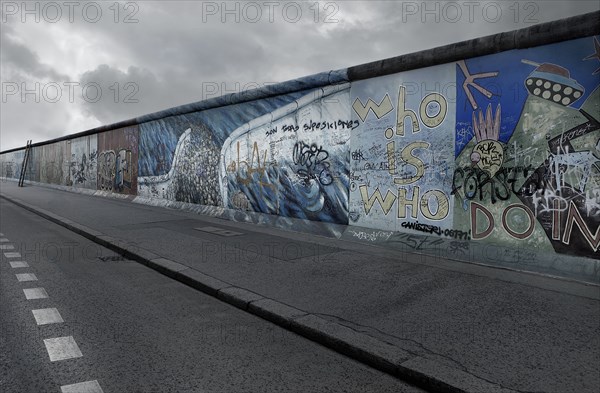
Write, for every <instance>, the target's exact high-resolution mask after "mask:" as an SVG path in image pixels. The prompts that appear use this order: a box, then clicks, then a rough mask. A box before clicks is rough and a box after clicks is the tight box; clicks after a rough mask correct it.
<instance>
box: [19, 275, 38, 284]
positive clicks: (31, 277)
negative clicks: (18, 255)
mask: <svg viewBox="0 0 600 393" xmlns="http://www.w3.org/2000/svg"><path fill="white" fill-rule="evenodd" d="M16 276H17V280H19V281H21V282H23V281H37V277H36V276H35V274H33V273H21V274H16Z"/></svg>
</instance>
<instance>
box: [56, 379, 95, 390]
mask: <svg viewBox="0 0 600 393" xmlns="http://www.w3.org/2000/svg"><path fill="white" fill-rule="evenodd" d="M60 391H61V392H62V393H104V392H103V391H102V388H101V387H100V384H99V383H98V381H96V380H93V381H86V382H80V383H75V384H73V385H64V386H61V387H60Z"/></svg>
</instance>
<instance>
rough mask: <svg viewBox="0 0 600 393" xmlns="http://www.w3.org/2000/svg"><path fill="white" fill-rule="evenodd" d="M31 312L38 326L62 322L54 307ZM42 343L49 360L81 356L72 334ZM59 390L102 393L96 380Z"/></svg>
mask: <svg viewBox="0 0 600 393" xmlns="http://www.w3.org/2000/svg"><path fill="white" fill-rule="evenodd" d="M0 236H4V234H3V233H0ZM9 241H10V240H8V239H7V238H5V237H2V238H0V243H8V242H9ZM14 249H15V247H14V246H13V245H12V244H0V250H14ZM4 256H5V257H6V258H21V254H20V253H18V252H5V253H4ZM9 263H10V267H11V268H13V269H19V268H26V267H29V264H28V263H27V262H26V261H13V262H9ZM16 276H17V280H19V282H27V281H37V277H36V275H35V274H33V273H20V274H16ZM23 293H24V294H25V298H26V299H27V300H35V299H46V298H48V292H46V290H45V289H44V288H24V289H23ZM31 312H32V314H33V317H34V318H35V322H36V323H37V324H38V326H39V325H48V324H53V323H63V322H64V320H63V318H62V316H61V315H60V313H59V312H58V310H57V309H56V308H42V309H38V310H31ZM44 345H45V346H46V351H48V357H49V358H50V361H51V362H56V361H59V360H67V359H73V358H80V357H82V356H83V354H82V353H81V350H80V349H79V346H77V343H76V342H75V339H74V338H73V336H67V337H56V338H47V339H44ZM60 391H61V393H104V392H103V390H102V388H101V387H100V384H99V383H98V381H97V380H93V381H85V382H79V383H74V384H71V385H63V386H61V387H60Z"/></svg>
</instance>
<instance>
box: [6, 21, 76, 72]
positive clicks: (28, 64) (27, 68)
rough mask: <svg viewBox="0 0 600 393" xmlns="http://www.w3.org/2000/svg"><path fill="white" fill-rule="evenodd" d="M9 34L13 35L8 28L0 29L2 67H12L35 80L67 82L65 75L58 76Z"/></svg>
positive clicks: (35, 54)
mask: <svg viewBox="0 0 600 393" xmlns="http://www.w3.org/2000/svg"><path fill="white" fill-rule="evenodd" d="M11 33H12V34H14V32H13V31H12V29H11V28H10V26H3V28H2V29H0V42H2V46H1V47H0V55H1V57H2V65H3V66H13V67H15V68H17V69H19V70H21V71H22V72H25V73H28V74H30V75H32V76H34V77H36V78H42V79H46V78H47V79H51V80H54V81H62V80H68V77H67V76H66V75H63V74H60V73H59V72H57V71H56V70H55V69H54V68H52V67H50V66H49V65H47V64H44V63H42V62H41V61H40V57H39V56H38V54H37V53H34V52H32V51H31V50H30V49H28V48H27V47H26V46H25V45H23V44H20V43H19V42H17V41H16V40H15V39H14V38H13V37H12V35H11Z"/></svg>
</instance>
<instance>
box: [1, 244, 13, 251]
mask: <svg viewBox="0 0 600 393" xmlns="http://www.w3.org/2000/svg"><path fill="white" fill-rule="evenodd" d="M14 249H15V246H13V245H12V244H0V250H14Z"/></svg>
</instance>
